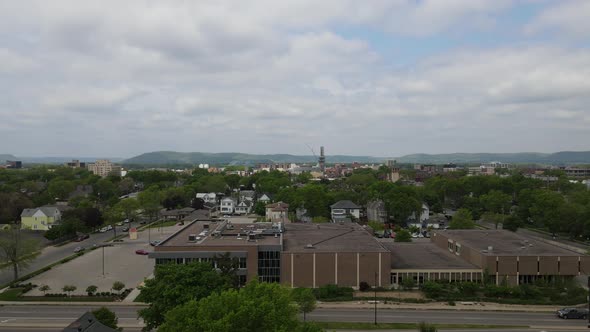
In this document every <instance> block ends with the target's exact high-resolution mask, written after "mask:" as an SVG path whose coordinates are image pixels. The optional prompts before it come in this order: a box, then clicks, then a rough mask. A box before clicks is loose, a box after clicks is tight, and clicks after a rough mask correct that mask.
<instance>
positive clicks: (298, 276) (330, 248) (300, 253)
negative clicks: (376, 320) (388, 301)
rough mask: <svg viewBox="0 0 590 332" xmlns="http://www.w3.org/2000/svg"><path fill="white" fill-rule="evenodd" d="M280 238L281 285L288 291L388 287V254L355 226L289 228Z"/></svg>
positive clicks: (299, 226)
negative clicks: (296, 289) (336, 286)
mask: <svg viewBox="0 0 590 332" xmlns="http://www.w3.org/2000/svg"><path fill="white" fill-rule="evenodd" d="M285 227H286V229H285V232H284V234H283V251H282V254H281V282H282V283H283V284H285V285H288V286H291V287H320V286H324V285H328V284H335V285H339V286H350V287H355V288H358V287H359V285H360V283H361V282H363V281H364V282H367V283H368V284H369V285H372V286H375V285H376V286H380V287H388V286H390V277H389V276H390V270H391V252H390V251H389V250H387V249H386V248H385V247H384V246H383V245H382V244H381V243H380V242H379V241H377V240H376V239H375V238H374V237H373V236H372V234H370V233H369V232H368V231H367V230H366V229H365V228H364V227H361V226H360V225H358V224H356V223H347V224H344V225H340V224H288V225H286V226H285Z"/></svg>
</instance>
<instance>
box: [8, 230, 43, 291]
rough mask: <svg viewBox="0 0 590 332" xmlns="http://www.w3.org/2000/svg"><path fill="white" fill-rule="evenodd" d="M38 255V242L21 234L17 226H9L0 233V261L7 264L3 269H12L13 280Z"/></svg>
mask: <svg viewBox="0 0 590 332" xmlns="http://www.w3.org/2000/svg"><path fill="white" fill-rule="evenodd" d="M38 254H39V241H38V240H36V239H33V238H31V237H29V236H27V235H25V234H21V232H20V228H19V227H18V225H10V227H9V228H8V229H6V230H1V231H0V261H1V262H4V263H8V264H7V265H6V266H5V268H10V267H12V270H13V277H14V279H13V280H16V279H18V275H19V270H20V269H22V268H23V267H27V266H29V263H30V262H31V261H32V260H34V259H35V257H37V255H38Z"/></svg>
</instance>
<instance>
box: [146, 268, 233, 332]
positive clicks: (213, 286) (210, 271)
mask: <svg viewBox="0 0 590 332" xmlns="http://www.w3.org/2000/svg"><path fill="white" fill-rule="evenodd" d="M230 287H231V285H229V284H228V282H227V279H225V278H223V277H222V276H220V275H219V273H217V271H216V270H215V269H214V268H213V265H212V264H209V263H190V264H179V265H175V264H164V265H157V266H156V268H155V270H154V278H152V279H148V280H146V281H145V285H144V286H142V287H140V291H141V293H140V295H139V297H138V299H139V300H141V301H142V302H145V303H148V304H149V306H148V307H147V308H144V309H141V310H140V311H139V316H140V317H141V318H143V320H144V321H145V324H146V328H145V330H146V331H149V330H151V329H154V328H157V327H158V326H160V325H161V324H162V323H163V322H164V315H165V314H166V313H167V312H168V311H169V310H171V309H173V308H175V307H177V306H179V305H182V304H185V303H187V302H189V301H191V300H195V301H198V300H200V299H202V298H204V297H207V296H209V295H211V294H212V293H216V292H219V291H221V290H225V289H228V288H230Z"/></svg>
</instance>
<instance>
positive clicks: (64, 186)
mask: <svg viewBox="0 0 590 332" xmlns="http://www.w3.org/2000/svg"><path fill="white" fill-rule="evenodd" d="M74 189H76V186H75V185H74V183H73V182H72V181H66V180H57V179H56V180H52V181H50V182H49V184H48V185H47V191H48V192H49V195H51V198H53V199H59V200H65V199H67V198H68V196H69V194H70V193H71V192H72V191H74Z"/></svg>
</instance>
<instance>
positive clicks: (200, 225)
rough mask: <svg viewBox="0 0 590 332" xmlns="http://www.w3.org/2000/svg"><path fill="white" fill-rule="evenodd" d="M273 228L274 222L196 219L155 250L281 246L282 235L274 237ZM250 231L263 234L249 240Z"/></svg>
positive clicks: (213, 249) (212, 249)
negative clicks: (229, 221)
mask: <svg viewBox="0 0 590 332" xmlns="http://www.w3.org/2000/svg"><path fill="white" fill-rule="evenodd" d="M272 230H273V224H272V223H256V224H235V225H232V224H230V223H228V222H226V221H222V220H220V219H219V220H216V219H208V220H195V221H193V222H191V223H190V224H188V225H186V226H185V227H183V228H182V229H181V230H179V231H178V232H176V233H174V234H172V235H171V236H169V237H168V238H167V239H165V240H164V241H162V242H161V243H160V244H158V246H157V247H155V249H154V250H155V251H169V248H166V247H175V248H178V247H186V248H187V250H189V251H190V250H194V249H188V248H191V247H192V248H194V247H197V248H200V249H199V250H207V249H210V250H211V251H215V250H217V249H218V247H219V246H224V247H227V246H236V247H244V246H257V245H277V246H280V244H281V239H280V237H274V231H272ZM204 231H207V233H206V234H204V233H203V232H204ZM271 231H272V232H271ZM248 233H256V234H261V236H257V237H256V240H255V241H248ZM215 234H218V236H215ZM262 234H267V235H262ZM189 235H195V236H198V237H200V240H196V241H189ZM224 250H225V249H224Z"/></svg>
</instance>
